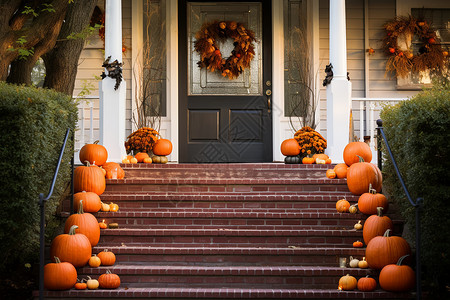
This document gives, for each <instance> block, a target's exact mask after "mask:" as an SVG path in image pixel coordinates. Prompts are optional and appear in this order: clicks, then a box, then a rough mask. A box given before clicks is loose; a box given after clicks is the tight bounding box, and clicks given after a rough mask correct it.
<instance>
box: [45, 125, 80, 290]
mask: <svg viewBox="0 0 450 300" xmlns="http://www.w3.org/2000/svg"><path fill="white" fill-rule="evenodd" d="M69 133H70V129H67V131H66V135H65V137H64V142H63V144H62V146H61V151H60V153H59V158H58V162H57V164H56V168H55V173H54V175H53V180H52V183H51V184H50V188H49V191H48V195H47V196H45V197H44V194H42V193H40V194H39V207H40V233H39V243H40V245H39V299H44V263H45V203H46V202H47V200H48V199H50V197H51V196H52V194H53V189H54V187H55V183H56V177H57V176H58V172H59V167H60V166H61V161H62V158H63V155H64V150H65V149H66V144H67V139H68V138H69ZM71 165H72V180H71V195H72V197H73V158H72V159H71ZM70 203H73V199H71V201H70ZM70 211H73V209H72V208H71V210H70Z"/></svg>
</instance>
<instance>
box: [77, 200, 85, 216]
mask: <svg viewBox="0 0 450 300" xmlns="http://www.w3.org/2000/svg"><path fill="white" fill-rule="evenodd" d="M78 214H80V215H82V214H84V210H83V200H80V206H79V207H78Z"/></svg>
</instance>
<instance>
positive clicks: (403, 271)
mask: <svg viewBox="0 0 450 300" xmlns="http://www.w3.org/2000/svg"><path fill="white" fill-rule="evenodd" d="M407 256H408V255H405V256H402V257H400V258H399V259H398V261H397V264H390V265H387V266H385V267H384V268H383V269H382V270H381V272H380V277H379V278H378V280H379V281H380V287H381V288H382V289H383V290H386V291H389V292H407V291H410V290H412V289H413V288H414V285H415V282H416V279H415V277H416V274H415V272H414V270H413V269H412V268H411V267H410V266H406V265H404V266H402V262H403V259H405V258H406V257H407Z"/></svg>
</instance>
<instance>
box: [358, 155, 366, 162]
mask: <svg viewBox="0 0 450 300" xmlns="http://www.w3.org/2000/svg"><path fill="white" fill-rule="evenodd" d="M356 156H358V157H359V162H360V163H363V162H365V161H364V158H362V156H359V155H356Z"/></svg>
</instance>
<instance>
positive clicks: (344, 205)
mask: <svg viewBox="0 0 450 300" xmlns="http://www.w3.org/2000/svg"><path fill="white" fill-rule="evenodd" d="M349 208H350V202H348V201H347V200H346V199H341V200H338V201H337V202H336V210H337V211H338V212H341V213H344V212H348V209H349Z"/></svg>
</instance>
